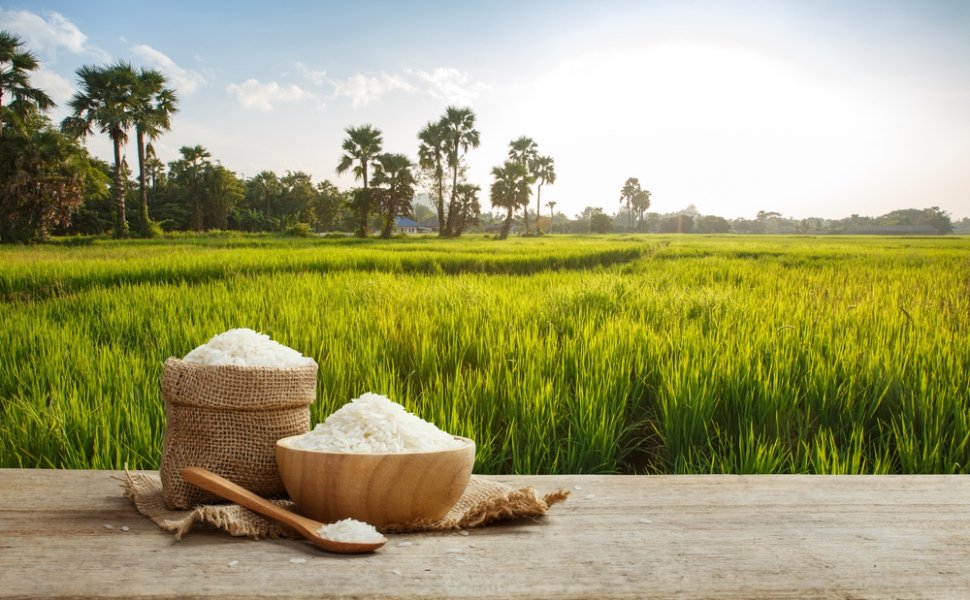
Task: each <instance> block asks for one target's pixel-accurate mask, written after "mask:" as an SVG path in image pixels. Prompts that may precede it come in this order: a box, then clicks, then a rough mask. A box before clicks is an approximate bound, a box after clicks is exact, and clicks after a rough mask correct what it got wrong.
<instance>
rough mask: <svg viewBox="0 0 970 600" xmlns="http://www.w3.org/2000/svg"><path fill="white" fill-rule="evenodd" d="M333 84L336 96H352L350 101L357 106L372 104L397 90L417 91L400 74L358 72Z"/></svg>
mask: <svg viewBox="0 0 970 600" xmlns="http://www.w3.org/2000/svg"><path fill="white" fill-rule="evenodd" d="M333 84H334V88H335V89H334V92H333V94H334V96H337V97H345V98H350V103H351V104H352V105H353V106H355V107H357V106H364V105H366V104H370V103H371V102H374V101H375V100H378V99H379V98H380V97H381V96H384V95H385V94H388V93H390V92H393V91H395V90H401V91H404V92H409V93H411V92H414V91H415V87H414V86H413V85H411V84H410V83H408V82H407V81H405V80H404V78H403V77H401V76H400V75H388V74H386V73H381V74H380V75H377V76H373V77H368V76H366V75H362V74H360V73H358V74H356V75H351V76H350V77H348V78H346V79H343V80H337V81H334V82H333Z"/></svg>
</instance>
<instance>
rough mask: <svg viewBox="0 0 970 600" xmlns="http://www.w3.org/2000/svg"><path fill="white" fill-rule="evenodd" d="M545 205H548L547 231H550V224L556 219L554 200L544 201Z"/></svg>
mask: <svg viewBox="0 0 970 600" xmlns="http://www.w3.org/2000/svg"><path fill="white" fill-rule="evenodd" d="M546 206H548V207H549V233H552V226H553V225H554V224H555V219H556V212H555V209H556V201H555V200H550V201H549V202H546Z"/></svg>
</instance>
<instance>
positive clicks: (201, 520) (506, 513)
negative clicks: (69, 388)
mask: <svg viewBox="0 0 970 600" xmlns="http://www.w3.org/2000/svg"><path fill="white" fill-rule="evenodd" d="M121 483H122V486H123V487H124V490H125V496H127V497H128V498H131V500H132V502H134V504H135V508H136V509H137V510H138V512H139V513H141V514H142V515H144V516H146V517H148V518H149V519H151V520H152V521H153V522H154V523H155V524H156V525H158V526H159V527H161V528H162V529H163V530H165V531H168V532H170V533H174V534H175V539H177V540H178V539H182V536H183V535H185V534H186V533H188V532H189V531H192V530H193V529H199V528H202V527H215V528H217V529H222V530H224V531H226V532H228V533H229V534H231V535H234V536H247V537H251V538H253V539H261V538H270V539H278V538H283V539H293V538H296V537H299V536H298V535H297V534H296V532H295V531H293V530H292V529H290V528H289V527H286V526H285V525H281V524H279V523H277V522H276V521H272V520H270V519H266V518H263V517H262V516H260V515H258V514H256V513H254V512H252V511H251V510H249V509H247V508H243V507H242V506H239V505H238V504H211V505H200V506H196V507H195V508H193V509H189V510H171V509H169V508H167V507H166V506H165V502H164V500H163V498H162V483H161V479H160V478H159V476H158V473H157V472H152V473H131V472H129V471H125V475H124V478H123V479H122V480H121ZM568 496H569V492H568V491H566V490H557V491H555V492H552V493H549V494H545V495H543V496H539V495H538V494H537V493H536V491H535V489H534V488H531V487H529V488H523V489H518V490H517V489H514V488H511V487H509V486H507V485H505V484H502V483H498V482H496V481H489V480H487V479H482V478H480V477H476V476H474V475H473V476H472V478H471V480H470V481H469V482H468V487H467V488H465V493H464V494H463V495H462V497H461V498H460V499H459V500H458V502H457V503H456V504H455V506H454V508H452V509H451V511H449V512H448V514H447V515H445V517H444V518H443V519H441V520H440V521H433V522H419V523H408V524H404V525H393V526H389V527H385V528H383V532H384V533H406V532H417V531H447V530H453V529H471V528H475V527H484V526H486V525H490V524H493V523H497V522H501V521H511V520H515V519H521V518H535V517H540V516H542V515H544V514H546V512H547V511H548V510H549V508H550V507H551V506H553V505H554V504H558V503H559V502H562V501H563V500H565V499H566V498H567V497H568ZM272 502H273V503H274V504H277V505H279V506H282V507H283V508H286V509H288V510H294V505H293V502H292V501H290V500H273V501H272Z"/></svg>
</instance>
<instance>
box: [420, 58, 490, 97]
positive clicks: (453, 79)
mask: <svg viewBox="0 0 970 600" xmlns="http://www.w3.org/2000/svg"><path fill="white" fill-rule="evenodd" d="M413 74H414V76H415V77H417V79H418V80H419V81H420V82H421V83H423V84H425V86H426V87H425V91H426V92H427V94H428V95H430V96H431V97H433V98H438V99H440V100H447V101H448V102H451V103H453V104H470V103H471V102H472V100H474V99H475V98H477V97H478V96H479V95H480V94H481V93H482V92H486V91H489V90H491V86H489V85H488V84H485V83H483V82H481V81H475V82H473V81H471V78H470V77H469V76H468V74H466V73H462V72H461V71H459V70H458V69H453V68H451V67H438V68H437V69H434V70H432V71H430V72H429V71H420V70H418V71H414V72H413Z"/></svg>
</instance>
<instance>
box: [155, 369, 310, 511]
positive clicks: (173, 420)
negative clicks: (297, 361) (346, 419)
mask: <svg viewBox="0 0 970 600" xmlns="http://www.w3.org/2000/svg"><path fill="white" fill-rule="evenodd" d="M316 385H317V365H316V363H314V364H312V365H308V366H305V367H295V368H274V367H236V366H229V365H219V366H211V365H198V364H192V363H187V362H184V361H182V360H179V359H177V358H170V359H168V360H167V361H165V366H164V370H163V373H162V397H163V398H164V399H165V414H166V426H165V437H164V441H163V446H162V463H161V469H160V475H161V483H162V492H163V494H162V497H163V499H164V502H165V505H166V506H167V507H168V508H170V509H185V508H192V507H194V506H195V505H197V504H201V503H205V502H211V501H215V500H217V497H216V496H214V495H212V494H210V493H208V492H206V491H204V490H201V489H199V488H197V487H195V486H194V485H191V484H189V483H186V482H185V480H183V479H182V475H181V472H182V468H183V467H188V466H196V467H204V468H206V469H209V470H210V471H212V472H213V473H216V474H218V475H222V476H223V477H225V478H227V479H229V480H230V481H233V482H235V483H237V484H239V485H241V486H242V487H244V488H246V489H248V490H250V491H252V492H255V493H256V494H259V495H260V496H264V497H274V496H280V495H285V494H286V490H285V489H284V488H283V482H282V481H280V477H279V473H278V472H277V468H276V440H278V439H280V438H284V437H287V436H291V435H297V434H301V433H306V432H307V431H308V430H309V428H310V404H312V403H313V400H314V398H315V397H316Z"/></svg>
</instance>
